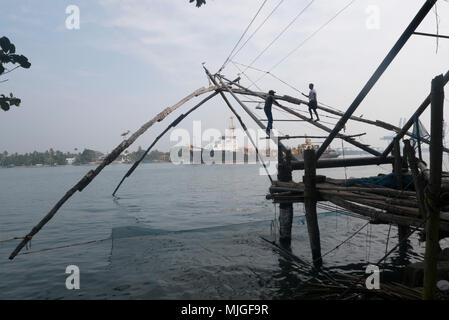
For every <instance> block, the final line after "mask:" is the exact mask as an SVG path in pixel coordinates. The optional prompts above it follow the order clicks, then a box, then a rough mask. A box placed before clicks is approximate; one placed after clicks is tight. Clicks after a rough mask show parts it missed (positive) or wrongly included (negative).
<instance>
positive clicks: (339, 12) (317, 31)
mask: <svg viewBox="0 0 449 320" xmlns="http://www.w3.org/2000/svg"><path fill="white" fill-rule="evenodd" d="M355 1H357V0H352V1H351V2H349V3H348V4H347V5H345V6H344V7H343V8H342V9H340V10H339V11H338V12H337V13H336V14H335V15H334V16H332V17H331V18H330V19H329V20H327V21H326V22H325V23H324V24H322V25H321V26H320V27H319V28H318V29H316V30H315V31H314V32H313V33H312V34H311V35H310V36H308V37H307V38H306V39H305V40H303V41H302V42H301V43H300V44H299V45H298V46H297V47H296V48H294V49H293V50H292V51H290V52H289V53H288V54H287V55H286V56H285V57H283V58H282V59H281V60H280V61H279V62H277V63H276V64H274V65H273V67H271V68H270V70H269V72H271V71H272V70H274V69H275V68H277V67H278V66H279V65H280V64H281V63H283V62H284V61H285V60H287V59H288V58H289V57H290V56H291V55H292V54H293V53H295V52H296V51H297V50H299V49H300V48H301V47H302V46H304V45H305V44H306V43H307V42H308V41H309V40H310V39H312V38H313V37H314V36H316V35H317V34H318V33H319V32H320V31H321V30H323V29H324V28H325V27H326V26H327V25H329V24H330V23H331V22H332V21H333V20H335V19H336V18H337V17H338V16H339V15H340V14H341V13H343V11H345V10H346V9H347V8H349V7H350V6H351V5H352V4H353V3H354V2H355ZM263 77H265V75H262V76H261V77H260V78H259V79H257V80H256V83H257V82H259V81H260V80H262V78H263ZM249 88H251V87H249ZM249 88H248V89H249Z"/></svg>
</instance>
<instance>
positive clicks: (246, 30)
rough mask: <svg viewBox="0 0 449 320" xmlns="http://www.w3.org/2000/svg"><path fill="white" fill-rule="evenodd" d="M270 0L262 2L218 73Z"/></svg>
mask: <svg viewBox="0 0 449 320" xmlns="http://www.w3.org/2000/svg"><path fill="white" fill-rule="evenodd" d="M267 1H268V0H264V2H263V3H262V5H261V6H260V7H259V10H257V12H256V14H255V16H254V17H253V19H252V20H251V22H250V23H249V24H248V26H247V27H246V29H245V31H244V32H243V34H242V35H241V36H240V39H239V41H237V43H236V44H235V46H234V48H232V50H231V53H230V54H229V56H228V57H227V58H226V60H225V62H224V63H223V65H222V66H221V68H220V70H218V73H220V72H221V71H222V70H223V69H224V68H225V67H226V64H227V63H228V61H229V59H230V58H231V55H232V54H233V53H234V51H235V49H237V46H238V45H239V43H240V41H242V39H243V37H244V36H245V35H246V33H247V32H248V29H249V28H250V27H251V25H252V24H253V22H254V20H256V18H257V16H258V15H259V13H260V11H261V10H262V8H263V7H264V6H265V4H266V3H267Z"/></svg>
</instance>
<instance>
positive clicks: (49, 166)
mask: <svg viewBox="0 0 449 320" xmlns="http://www.w3.org/2000/svg"><path fill="white" fill-rule="evenodd" d="M155 163H171V162H170V161H154V162H143V164H155ZM99 164H100V163H86V164H77V165H73V164H57V165H48V164H46V165H40V166H36V165H32V166H13V167H7V166H0V169H14V168H33V169H35V168H53V167H95V166H98V165H99ZM118 164H129V165H132V163H111V165H118Z"/></svg>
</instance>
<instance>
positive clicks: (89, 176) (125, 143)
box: [9, 87, 217, 260]
mask: <svg viewBox="0 0 449 320" xmlns="http://www.w3.org/2000/svg"><path fill="white" fill-rule="evenodd" d="M214 90H217V87H209V88H200V89H198V90H195V91H194V92H192V93H191V94H189V95H188V96H186V97H185V98H183V99H182V100H180V101H179V102H178V103H176V104H174V105H173V106H171V107H168V108H165V109H164V110H163V111H162V112H160V113H159V114H158V115H156V116H155V117H154V118H153V119H151V120H150V121H148V122H146V123H145V124H143V125H142V126H141V127H140V128H139V129H138V130H137V131H136V132H134V133H133V134H132V135H131V137H129V138H128V139H127V140H124V141H123V142H122V143H120V144H119V145H118V146H117V147H115V149H114V150H112V151H111V153H109V154H108V155H107V156H106V158H105V159H104V160H103V162H102V163H101V164H100V165H99V166H98V167H97V168H96V169H95V170H90V171H89V172H88V173H86V175H85V176H84V177H82V178H81V180H79V181H78V183H76V184H75V185H74V186H73V187H72V188H71V189H69V190H68V191H67V192H66V194H65V195H64V196H63V197H62V198H61V199H59V201H58V202H57V203H56V204H55V205H54V207H53V208H52V209H51V210H50V212H48V213H47V215H46V216H45V217H44V218H43V219H42V220H41V221H40V222H39V223H38V224H37V225H36V226H34V227H33V229H32V230H31V231H30V232H29V233H28V234H27V235H26V236H25V237H24V239H23V240H22V241H21V242H20V243H19V245H18V246H17V247H16V248H15V249H14V251H13V252H12V253H11V255H10V256H9V259H10V260H12V259H14V257H15V256H16V255H17V254H18V253H19V252H20V250H22V249H23V247H25V245H26V244H27V243H28V242H29V241H30V240H31V239H32V238H33V237H34V236H35V235H36V233H38V232H39V231H40V230H41V229H42V227H43V226H45V224H47V222H48V221H50V220H51V219H52V218H53V216H54V215H55V214H56V213H57V212H58V210H59V209H60V208H61V207H62V206H63V205H64V203H65V202H66V201H67V200H69V199H70V198H71V197H72V196H73V194H74V193H75V192H76V191H79V192H81V191H83V189H84V188H85V187H86V186H87V185H88V184H89V183H91V182H92V180H93V179H95V177H96V176H97V175H98V174H99V173H100V172H101V171H102V170H103V169H104V167H106V166H107V165H109V164H111V163H112V162H113V161H114V160H115V159H116V158H117V157H118V156H120V154H121V153H122V152H123V151H125V150H126V149H127V148H128V147H129V146H130V145H131V144H133V143H134V141H136V139H137V138H138V137H140V136H141V135H142V134H144V133H145V132H146V131H147V130H148V129H149V128H150V127H151V126H153V124H155V123H156V122H160V121H162V120H164V119H165V118H166V117H167V116H168V115H169V114H170V113H172V112H173V111H175V110H176V109H178V108H179V107H180V106H182V105H183V104H185V103H186V102H188V101H189V100H191V99H192V98H194V97H197V96H199V95H201V94H204V93H207V92H211V91H214Z"/></svg>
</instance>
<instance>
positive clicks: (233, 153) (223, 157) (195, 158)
mask: <svg viewBox="0 0 449 320" xmlns="http://www.w3.org/2000/svg"><path fill="white" fill-rule="evenodd" d="M235 129H236V128H235V124H234V117H231V118H230V125H229V128H228V130H227V132H226V134H225V135H224V136H221V137H220V138H219V139H217V140H216V141H214V142H212V143H210V144H208V145H206V146H205V147H204V148H200V147H195V146H190V147H189V148H190V163H192V164H200V163H201V164H204V163H208V164H226V163H228V164H229V163H247V162H248V161H250V158H251V155H254V158H255V153H254V151H253V148H251V147H247V146H245V147H241V148H239V147H238V143H237V137H236V135H235Z"/></svg>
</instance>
